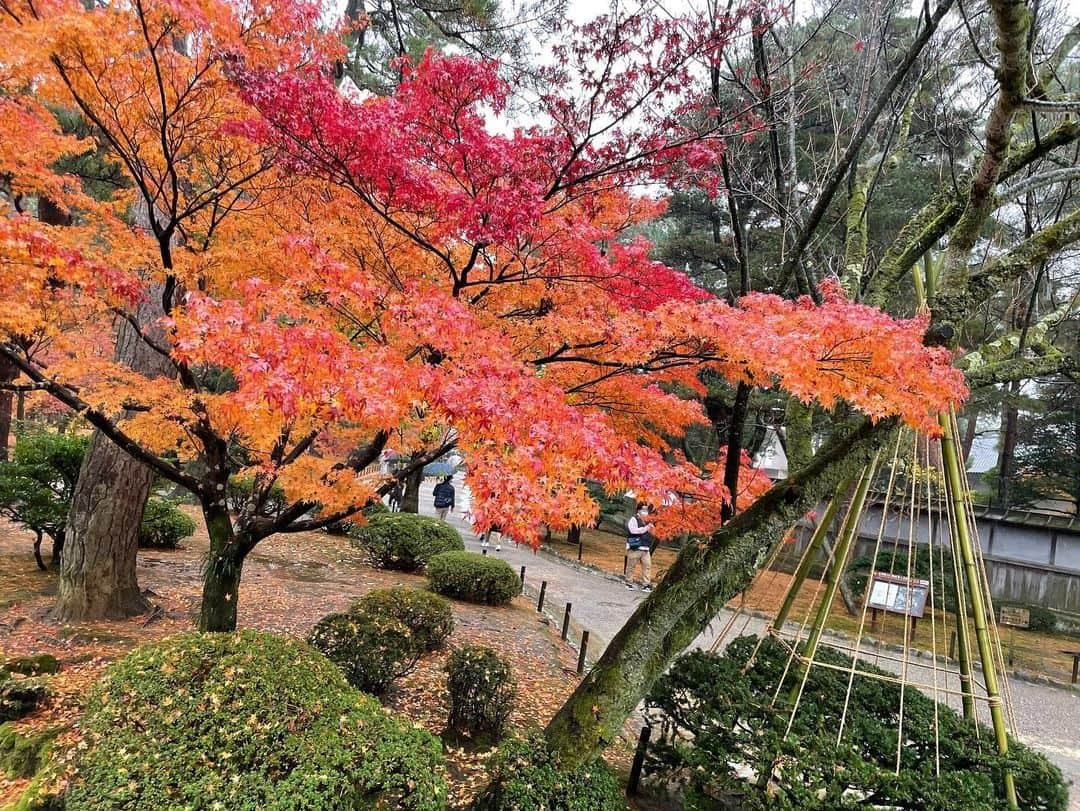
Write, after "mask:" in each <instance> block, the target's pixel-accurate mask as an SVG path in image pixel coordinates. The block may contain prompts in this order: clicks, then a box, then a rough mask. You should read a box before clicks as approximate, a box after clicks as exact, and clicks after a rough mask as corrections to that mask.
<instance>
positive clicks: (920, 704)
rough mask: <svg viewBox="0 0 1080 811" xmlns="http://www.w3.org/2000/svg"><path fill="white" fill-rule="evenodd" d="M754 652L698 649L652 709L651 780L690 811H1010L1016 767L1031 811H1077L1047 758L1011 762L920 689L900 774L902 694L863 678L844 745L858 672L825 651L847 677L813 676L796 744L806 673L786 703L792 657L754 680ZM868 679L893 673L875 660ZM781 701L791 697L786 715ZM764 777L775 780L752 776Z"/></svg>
mask: <svg viewBox="0 0 1080 811" xmlns="http://www.w3.org/2000/svg"><path fill="white" fill-rule="evenodd" d="M756 644H757V638H756V637H741V638H740V639H737V640H735V641H733V642H732V643H731V644H730V645H729V646H728V648H727V650H726V651H725V652H724V654H723V655H713V654H708V653H704V652H702V651H694V652H692V653H689V654H687V655H685V656H683V657H681V658H680V659H679V660H677V661H676V663H675V664H674V665H673V666H672V668H671V670H670V671H668V673H666V674H665V675H664V676H663V677H662V678H661V679H660V680H659V681H658V682H657V684H656V685H655V687H654V689H653V691H652V692H651V694H650V695H649V697H648V699H647V707H648V711H649V714H650V716H651V717H652V718H654V719H655V720H656V723H657V724H658V726H659V733H660V734H659V735H655V737H654V742H653V743H652V745H651V746H650V748H649V753H648V758H647V760H646V772H647V773H649V774H651V775H653V776H654V777H655V778H657V779H658V780H659V781H660V782H662V783H664V784H667V785H679V786H681V788H682V793H683V800H684V804H685V805H684V807H685V808H686V809H688V810H689V811H701V810H702V809H718V808H744V809H748V811H753V809H766V808H768V809H777V810H778V811H782V810H783V809H833V808H846V807H849V806H852V807H854V806H856V805H858V806H860V807H867V806H874V807H882V808H894V809H910V811H916V809H918V811H953V809H959V808H980V809H998V808H1000V809H1004V808H1007V807H1008V805H1007V802H1006V800H1005V796H1004V790H1003V787H1002V786H1003V781H1002V774H1003V770H1004V769H1005V768H1009V769H1011V770H1012V773H1013V776H1014V778H1015V780H1016V791H1017V795H1018V796H1019V800H1020V807H1021V808H1025V809H1044V810H1045V811H1064V809H1065V808H1066V807H1067V804H1068V789H1067V787H1066V785H1065V781H1064V780H1063V778H1062V775H1061V772H1060V771H1059V770H1058V768H1057V767H1056V766H1054V765H1052V764H1051V763H1050V762H1049V761H1048V760H1047V759H1046V758H1045V757H1043V756H1042V755H1040V754H1037V753H1036V752H1034V751H1033V750H1031V749H1030V748H1028V747H1027V746H1025V745H1023V744H1021V743H1020V742H1018V741H1015V740H1010V742H1009V754H1008V756H1007V757H1002V756H1001V755H1000V754H998V751H997V747H996V745H995V743H994V735H993V733H992V732H991V731H990V730H989V729H986V728H985V727H982V728H980V729H977V728H976V725H975V724H973V723H971V722H969V721H965V720H964V719H963V718H962V717H960V716H959V715H957V713H955V712H954V711H953V710H952V709H950V708H949V707H947V706H944V705H940V704H935V702H934V701H932V700H931V699H930V698H928V697H927V696H925V695H923V694H922V693H920V692H919V691H918V690H917V689H914V688H908V689H906V690H905V691H904V705H903V746H902V747H901V748H900V758H901V760H900V772H899V775H897V774H895V773H894V769H895V766H896V756H897V736H898V734H900V733H899V723H898V720H899V714H900V686H899V685H897V684H893V683H889V682H884V681H880V680H877V679H871V678H865V677H857V678H856V679H855V680H854V683H853V685H852V690H851V699H850V704H849V707H848V713H847V716H846V720H845V725H844V729H843V735H842V736H841V737H840V739H839V741H838V740H837V735H838V733H839V731H840V728H841V716H842V714H843V709H844V700H845V695H846V694H847V684H848V672H847V670H846V668H847V667H849V666H850V664H851V660H850V658H848V657H846V656H843V655H841V654H839V653H836V652H834V651H831V650H828V649H819V650H818V652H817V654H816V658H817V659H818V660H820V661H822V662H825V663H827V664H833V665H839V666H840V667H841V669H839V670H833V669H829V668H825V667H814V668H811V671H810V674H809V676H808V678H807V681H806V685H805V687H804V689H803V691H802V698H801V701H800V703H799V706H798V711H797V712H796V713H795V717H794V722H793V724H792V728H791V732H790V734H787V735H785V730H786V728H787V723H788V718H789V716H790V712H791V705H790V703H789V702H787V701H786V699H785V697H786V696H788V694H789V691H790V689H791V688H792V687H793V686H794V687H795V688H796V689H797V688H798V684H799V682H798V679H800V678H801V674H800V673H799V672H797V671H798V668H795V667H792V668H790V669H788V670H786V673H787V676H786V678H785V679H784V683H783V686H781V687H780V689H779V691H777V687H778V685H779V683H780V680H781V678H782V676H783V675H784V673H785V669H786V665H787V662H788V651H787V649H786V648H785V647H784V646H783V645H781V644H780V643H779V642H777V641H776V640H773V639H771V638H767V639H765V640H764V641H763V642H762V645H761V647H760V649H759V650H758V652H757V656H756V658H755V659H754V661H753V664H752V666H750V667H748V668H747V667H746V663H747V661H748V660H749V658H750V656H751V654H752V653H753V651H754V648H755V645H756ZM858 667H859V669H860V670H863V671H869V672H875V673H883V672H884V671H881V670H878V669H877V668H875V667H874V666H873V665H871V664H869V663H868V662H859V664H858ZM744 670H745V672H744ZM774 695H778V696H779V697H780V699H779V701H777V702H776V703H775V704H774V702H773V697H774ZM656 729H657V727H656V726H654V731H655V730H656ZM935 729H936V730H937V733H936V734H935ZM938 764H940V768H938ZM766 774H768V775H770V778H769V779H761V778H760V777H757V778H754V777H750V778H748V775H751V776H753V775H757V776H760V775H766Z"/></svg>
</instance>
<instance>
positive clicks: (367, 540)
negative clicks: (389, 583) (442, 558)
mask: <svg viewBox="0 0 1080 811" xmlns="http://www.w3.org/2000/svg"><path fill="white" fill-rule="evenodd" d="M351 535H352V538H353V543H354V544H355V545H356V546H358V547H359V548H361V549H363V550H364V552H365V553H366V554H367V557H368V560H369V561H370V563H371V565H372V566H375V567H377V568H379V569H395V570H398V571H402V572H415V571H416V570H418V569H420V568H421V567H423V566H424V564H426V563H427V562H428V560H430V558H431V557H432V556H433V555H437V554H439V553H441V552H447V551H452V550H462V549H464V548H465V542H464V541H462V540H461V534H460V533H459V532H458V531H457V530H456V529H454V528H453V527H452V526H450V525H449V524H448V523H446V522H445V521H440V520H439V519H437V518H429V517H428V516H425V515H416V514H414V513H378V514H376V515H373V516H371V517H370V518H369V519H368V522H367V523H366V524H364V525H363V526H359V527H355V528H354V529H353V530H352V532H351Z"/></svg>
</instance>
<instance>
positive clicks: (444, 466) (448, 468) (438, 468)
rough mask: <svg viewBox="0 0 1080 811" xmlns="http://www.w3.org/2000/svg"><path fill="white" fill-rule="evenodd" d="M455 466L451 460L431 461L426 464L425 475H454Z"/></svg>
mask: <svg viewBox="0 0 1080 811" xmlns="http://www.w3.org/2000/svg"><path fill="white" fill-rule="evenodd" d="M453 475H454V466H453V465H452V464H450V463H449V462H431V463H429V464H426V465H424V476H453Z"/></svg>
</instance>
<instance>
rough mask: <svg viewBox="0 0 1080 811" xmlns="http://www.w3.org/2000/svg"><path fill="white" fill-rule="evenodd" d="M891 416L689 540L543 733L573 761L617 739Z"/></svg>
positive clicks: (866, 452)
mask: <svg viewBox="0 0 1080 811" xmlns="http://www.w3.org/2000/svg"><path fill="white" fill-rule="evenodd" d="M893 425H894V423H892V422H889V421H883V422H880V423H878V424H877V425H876V426H875V425H872V424H871V423H870V422H869V420H863V421H861V422H860V423H859V424H858V425H857V427H855V428H853V429H852V430H850V431H848V432H846V433H844V435H843V436H842V437H841V438H840V439H838V440H836V441H834V442H831V443H829V444H828V445H827V446H826V447H824V448H822V449H821V451H819V453H818V454H817V456H816V457H815V458H814V460H813V462H811V464H810V465H809V466H808V467H807V468H805V469H803V470H801V471H799V472H797V473H795V474H794V475H792V476H790V477H789V478H788V479H787V480H786V481H785V482H783V483H781V484H778V485H776V486H775V487H774V488H772V489H771V490H770V491H769V492H768V493H766V494H765V495H764V496H762V497H761V498H760V499H758V500H757V501H756V502H755V503H754V504H752V505H751V506H750V507H748V508H747V509H746V510H744V511H743V512H741V513H739V514H738V515H737V516H735V517H734V518H733V519H732V520H731V521H729V522H728V523H727V524H726V525H725V526H724V527H722V528H721V529H719V530H717V532H715V533H714V534H713V536H712V539H711V540H710V542H709V544H708V545H707V546H706V547H705V548H704V549H700V548H699V547H698V545H697V544H690V545H688V546H686V547H685V548H684V549H683V550H682V552H680V553H679V557H678V558H677V559H676V561H675V563H674V564H673V565H672V567H671V568H670V569H669V570H668V573H667V575H666V576H665V577H664V579H663V580H661V581H660V583H659V584H658V585H657V587H656V590H655V591H653V593H652V594H651V595H650V596H649V598H648V599H647V600H645V601H644V602H643V603H641V604H640V605H639V606H638V608H637V610H636V611H635V612H634V614H633V616H632V617H631V618H630V619H629V620H628V621H627V622H626V624H625V625H624V626H623V627H622V629H621V630H620V631H619V632H618V634H616V635H615V638H614V639H613V640H612V641H611V644H610V645H608V647H607V650H605V651H604V653H603V655H602V656H601V657H600V660H599V661H598V662H597V663H596V666H595V667H593V669H592V671H590V673H589V675H588V676H586V677H585V679H584V680H583V681H582V682H581V683H580V684H579V685H578V687H577V689H576V690H575V691H574V693H573V695H571V696H570V698H569V699H568V700H567V702H566V703H565V704H564V705H563V707H562V708H561V709H560V710H559V712H558V713H557V714H556V715H555V717H554V718H553V719H552V720H551V723H549V724H548V727H547V729H546V731H545V735H546V737H547V740H548V743H549V745H550V746H551V747H552V749H553V750H554V751H555V752H557V753H558V754H559V756H560V758H561V759H562V762H563V765H564V767H566V768H568V769H572V768H574V767H575V766H578V765H580V764H582V763H584V762H586V761H587V760H588V759H589V758H591V757H593V756H595V755H597V754H598V753H599V752H600V751H602V750H603V748H604V747H605V746H607V744H609V743H610V742H611V741H612V740H614V738H615V736H616V735H617V734H618V730H619V729H620V728H621V727H622V725H623V723H624V722H625V721H626V719H627V717H628V716H629V715H630V713H632V712H633V711H634V708H635V707H636V706H637V705H638V702H640V701H641V699H642V697H643V696H644V695H645V694H646V693H647V692H648V691H649V689H650V688H651V687H652V685H653V683H654V682H655V681H656V679H657V678H659V676H660V675H661V674H662V673H663V672H664V671H665V670H666V669H667V667H668V665H669V664H670V663H671V661H672V659H674V658H675V657H676V656H678V655H679V654H680V653H681V652H682V651H683V650H685V648H686V646H687V645H689V644H690V643H691V642H693V640H694V639H695V638H696V637H697V636H698V634H700V633H701V632H702V631H703V630H704V629H705V628H706V627H707V626H708V624H709V623H710V622H712V621H713V620H714V619H715V617H716V613H717V611H718V610H719V609H720V608H721V607H722V606H723V604H724V603H725V602H727V600H729V599H731V598H732V597H733V596H735V595H736V594H738V593H739V592H740V591H741V590H742V589H744V588H746V586H747V585H748V584H749V582H750V581H751V579H752V578H753V576H754V574H755V573H756V572H757V570H758V568H759V566H760V565H761V563H762V561H763V560H764V558H765V556H766V555H767V554H768V551H769V549H770V548H771V547H772V546H773V545H774V544H775V543H777V542H778V541H779V539H780V538H781V537H782V536H783V534H784V533H785V532H787V530H788V529H789V528H790V526H791V525H792V524H793V523H794V522H795V521H796V520H798V518H799V516H801V515H803V514H804V513H805V512H806V511H807V510H808V509H810V508H811V507H813V506H814V505H815V504H817V503H818V502H819V501H820V500H821V499H822V498H823V497H825V496H826V495H827V494H829V493H831V492H833V491H834V490H835V489H836V487H837V486H838V484H839V483H840V481H841V480H843V479H844V478H846V477H847V476H848V475H850V473H851V471H853V470H855V469H857V468H858V467H860V466H863V465H865V464H867V462H868V461H869V459H870V457H871V455H872V454H873V452H874V450H875V449H876V448H877V447H878V446H879V445H880V444H881V442H883V441H884V440H885V438H887V437H888V436H889V435H890V434H891V431H892V428H893Z"/></svg>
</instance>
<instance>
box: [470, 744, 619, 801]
mask: <svg viewBox="0 0 1080 811" xmlns="http://www.w3.org/2000/svg"><path fill="white" fill-rule="evenodd" d="M625 808H626V798H625V795H624V794H623V790H622V788H621V786H620V785H619V781H618V778H617V777H616V776H615V773H614V772H613V771H612V770H611V768H610V767H609V766H608V765H607V764H606V763H604V761H602V760H594V761H591V762H589V763H586V764H585V765H583V766H579V767H578V768H576V769H572V770H563V769H562V768H561V767H560V764H559V759H558V756H557V755H555V754H554V753H553V752H552V751H551V750H550V749H549V748H548V746H547V744H546V743H545V741H544V737H543V735H542V734H541V733H540V732H539V731H537V732H534V733H532V734H530V735H528V736H526V737H523V738H514V739H512V740H509V741H505V742H504V743H503V744H502V745H500V746H499V754H498V756H497V757H496V758H495V766H494V769H493V770H492V779H491V782H490V783H489V784H488V786H487V788H486V789H484V791H483V792H482V793H481V794H480V796H479V797H477V798H476V800H475V801H474V803H473V806H472V809H473V811H538V809H544V811H625Z"/></svg>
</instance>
